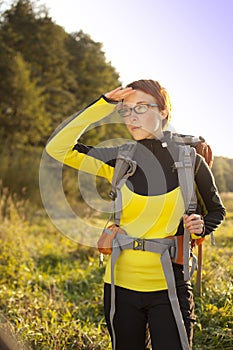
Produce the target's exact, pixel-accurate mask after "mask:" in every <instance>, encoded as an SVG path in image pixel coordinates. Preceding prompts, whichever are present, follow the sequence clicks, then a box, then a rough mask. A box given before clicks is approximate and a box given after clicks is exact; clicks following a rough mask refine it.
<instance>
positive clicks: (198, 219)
mask: <svg viewBox="0 0 233 350" xmlns="http://www.w3.org/2000/svg"><path fill="white" fill-rule="evenodd" d="M183 221H184V226H185V228H186V229H187V230H188V231H189V232H190V233H191V235H197V237H193V238H200V235H201V234H202V233H203V232H204V229H205V224H204V220H203V218H202V216H201V215H198V214H191V215H186V214H185V215H183ZM198 235H199V237H198Z"/></svg>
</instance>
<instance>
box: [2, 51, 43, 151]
mask: <svg viewBox="0 0 233 350" xmlns="http://www.w3.org/2000/svg"><path fill="white" fill-rule="evenodd" d="M8 68H9V67H8ZM4 84H5V85H6V87H7V90H8V91H10V94H9V95H5V98H4V99H2V104H1V114H0V124H1V130H2V134H3V136H4V137H3V139H4V140H8V142H7V143H8V145H7V146H8V147H9V146H12V147H14V148H17V147H18V146H20V147H23V146H26V145H41V144H43V143H44V142H45V139H46V136H47V134H48V131H49V120H48V119H47V118H46V112H45V108H44V97H43V88H40V87H38V86H37V81H36V80H35V79H32V78H31V71H30V65H29V64H28V63H26V62H25V61H24V59H23V57H22V55H21V54H20V53H16V54H15V55H14V56H12V61H11V65H10V72H8V77H6V79H5V82H4Z"/></svg>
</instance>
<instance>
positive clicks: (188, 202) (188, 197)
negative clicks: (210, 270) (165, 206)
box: [175, 145, 197, 281]
mask: <svg viewBox="0 0 233 350" xmlns="http://www.w3.org/2000/svg"><path fill="white" fill-rule="evenodd" d="M178 147H179V157H178V161H177V162H175V167H176V169H177V173H178V179H179V184H180V188H181V192H182V196H183V199H184V205H185V210H186V213H187V214H188V215H190V214H193V213H195V211H196V207H197V196H196V192H195V184H194V168H195V160H196V151H195V148H193V147H191V146H189V145H179V146H178ZM190 238H191V237H190V233H189V231H188V230H187V229H186V228H184V241H183V256H184V280H185V281H188V280H189V279H190V272H189V248H190Z"/></svg>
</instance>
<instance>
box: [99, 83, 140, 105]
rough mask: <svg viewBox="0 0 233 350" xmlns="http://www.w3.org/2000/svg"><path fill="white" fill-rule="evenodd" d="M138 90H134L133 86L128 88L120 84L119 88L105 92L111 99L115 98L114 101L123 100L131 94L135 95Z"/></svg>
mask: <svg viewBox="0 0 233 350" xmlns="http://www.w3.org/2000/svg"><path fill="white" fill-rule="evenodd" d="M135 91H136V90H133V89H132V88H131V87H127V88H122V87H121V86H119V87H118V88H116V89H114V90H112V91H109V92H106V93H105V94H104V96H105V97H106V98H107V99H109V100H113V101H117V102H119V101H122V100H123V99H124V98H126V97H127V96H129V95H133V94H134V93H135Z"/></svg>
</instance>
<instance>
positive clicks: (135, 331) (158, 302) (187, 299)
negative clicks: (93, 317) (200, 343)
mask: <svg viewBox="0 0 233 350" xmlns="http://www.w3.org/2000/svg"><path fill="white" fill-rule="evenodd" d="M174 272H175V276H176V282H177V295H178V299H179V303H180V307H181V311H182V315H183V319H184V323H185V327H186V331H187V334H188V338H189V342H190V349H192V337H193V323H194V320H195V317H194V303H193V294H192V288H191V286H190V284H189V283H185V282H184V281H183V278H182V268H181V267H180V266H179V265H175V267H174ZM180 277H181V278H180ZM115 289H116V300H115V302H116V313H115V316H114V331H115V335H116V350H146V349H149V347H147V346H148V345H146V344H147V343H148V342H147V340H148V336H147V330H148V329H149V334H150V341H151V346H152V349H153V350H169V349H172V350H182V347H181V343H180V339H179V333H178V330H177V326H176V321H175V318H174V316H173V312H172V309H171V305H170V301H169V298H168V293H167V290H163V291H156V292H137V291H133V290H129V289H125V288H121V287H117V286H116V287H115ZM110 306H111V285H110V284H105V286H104V307H105V318H106V322H107V326H108V330H109V333H110V336H111V338H112V330H111V325H110V319H109V313H110Z"/></svg>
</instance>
